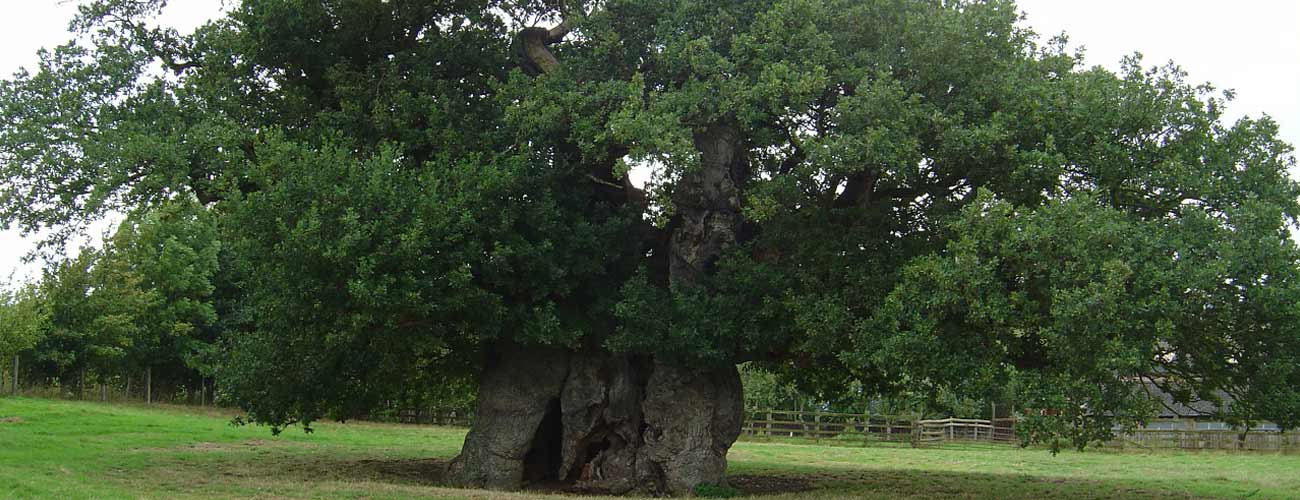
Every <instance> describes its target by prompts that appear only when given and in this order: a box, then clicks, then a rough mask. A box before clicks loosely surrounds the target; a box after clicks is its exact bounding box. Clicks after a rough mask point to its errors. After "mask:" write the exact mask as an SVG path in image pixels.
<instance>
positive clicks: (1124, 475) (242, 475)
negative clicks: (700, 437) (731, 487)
mask: <svg viewBox="0 0 1300 500" xmlns="http://www.w3.org/2000/svg"><path fill="white" fill-rule="evenodd" d="M232 416H233V414H231V413H226V412H221V411H215V410H214V411H203V410H196V409H194V408H183V407H156V406H155V407H144V406H131V405H102V404H95V403H81V402H68V401H49V400H38V399H23V398H18V399H13V398H7V399H0V498H5V499H8V498H59V499H63V498H374V499H382V498H392V499H405V498H512V499H513V498H538V497H542V496H544V495H543V494H542V493H540V492H536V491H533V492H528V491H526V492H523V493H494V492H485V491H477V490H458V489H449V488H442V487H439V486H438V485H437V484H436V480H434V479H433V478H436V477H437V476H438V471H440V470H441V468H442V467H443V466H444V465H445V463H446V461H447V460H448V459H450V458H451V457H453V456H454V455H455V454H456V452H457V451H458V450H459V448H460V444H461V440H462V439H463V437H464V430H462V429H451V428H441V427H418V426H403V425H387V424H370V423H351V424H346V425H344V424H321V425H319V426H318V427H317V429H316V432H315V433H313V434H304V433H303V432H301V431H298V430H296V429H290V430H287V431H285V432H284V433H283V434H281V435H280V436H271V433H270V432H269V430H268V429H266V428H263V427H254V426H246V427H234V426H231V425H230V423H229V422H230V419H231V417H232ZM730 459H731V466H730V473H731V476H732V478H733V482H734V483H735V484H736V485H737V486H739V487H740V489H741V490H742V491H745V492H748V494H754V495H757V494H760V493H756V492H766V493H762V494H763V495H764V496H763V498H771V499H774V500H775V499H810V498H1049V497H1051V498H1200V497H1219V498H1247V497H1248V498H1300V456H1294V455H1292V456H1282V455H1261V454H1228V453H1222V452H1204V453H1178V452H1160V453H1135V452H1132V451H1126V452H1111V451H1090V452H1084V453H1077V452H1065V453H1061V454H1060V455H1057V456H1052V455H1051V454H1050V453H1048V452H1047V451H1045V450H1039V449H1020V448H1015V447H1006V446H996V445H985V446H977V445H951V446H948V447H942V448H927V449H912V448H907V447H884V446H880V447H877V446H873V447H869V448H855V447H833V446H811V445H804V444H789V443H762V442H740V443H737V444H736V446H735V447H734V448H732V450H731V454H730ZM554 498H570V499H571V498H573V497H572V496H559V495H557V496H555V497H554Z"/></svg>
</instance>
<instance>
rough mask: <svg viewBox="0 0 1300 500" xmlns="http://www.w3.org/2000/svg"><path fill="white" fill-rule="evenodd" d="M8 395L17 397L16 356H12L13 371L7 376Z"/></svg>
mask: <svg viewBox="0 0 1300 500" xmlns="http://www.w3.org/2000/svg"><path fill="white" fill-rule="evenodd" d="M9 395H10V396H17V395H18V355H17V354H15V355H14V369H13V372H12V373H11V374H10V375H9Z"/></svg>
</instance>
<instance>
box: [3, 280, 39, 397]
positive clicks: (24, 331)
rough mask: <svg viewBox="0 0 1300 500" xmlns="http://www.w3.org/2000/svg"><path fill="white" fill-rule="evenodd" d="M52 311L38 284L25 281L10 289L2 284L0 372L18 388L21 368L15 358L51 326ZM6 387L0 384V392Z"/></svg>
mask: <svg viewBox="0 0 1300 500" xmlns="http://www.w3.org/2000/svg"><path fill="white" fill-rule="evenodd" d="M48 322H49V311H48V310H47V309H46V308H45V303H44V302H43V301H41V298H40V295H39V291H38V289H37V287H36V286H35V285H32V284H24V285H20V286H18V287H16V288H10V287H9V286H8V285H6V284H0V369H3V370H0V371H7V372H8V373H9V377H10V378H8V379H6V380H5V381H7V382H9V383H10V384H12V387H14V388H16V387H17V386H18V383H17V381H16V379H15V378H13V377H17V376H18V373H17V371H16V370H18V369H19V368H20V366H17V365H15V364H13V363H11V362H10V361H11V359H13V358H15V357H16V356H18V354H19V353H21V352H23V351H26V350H28V349H31V348H32V347H33V346H35V345H36V343H37V342H38V341H39V340H40V339H41V337H42V336H43V335H45V332H46V330H47V329H48V328H49V324H48ZM5 389H6V386H5V384H4V383H0V393H3V392H4V390H5Z"/></svg>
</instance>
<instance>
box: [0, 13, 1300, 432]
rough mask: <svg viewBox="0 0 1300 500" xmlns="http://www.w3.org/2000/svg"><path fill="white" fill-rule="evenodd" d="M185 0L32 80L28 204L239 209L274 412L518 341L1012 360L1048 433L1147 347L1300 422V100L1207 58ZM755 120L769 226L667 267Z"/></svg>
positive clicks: (461, 367)
mask: <svg viewBox="0 0 1300 500" xmlns="http://www.w3.org/2000/svg"><path fill="white" fill-rule="evenodd" d="M164 3H165V2H163V1H161V0H96V1H95V2H92V3H90V4H89V5H88V6H86V7H85V8H83V9H82V15H81V16H80V17H79V18H78V20H77V21H76V22H74V23H73V26H74V28H76V29H78V30H79V31H80V33H82V35H83V36H82V37H81V38H80V39H79V41H77V42H74V43H72V44H69V45H66V46H62V47H59V48H56V49H54V50H52V51H50V52H47V53H44V54H43V56H42V63H41V66H40V68H38V69H36V70H34V71H33V72H31V73H20V74H18V75H16V76H15V77H14V78H13V79H11V80H9V81H6V82H4V83H3V84H0V116H3V123H4V125H3V126H2V128H0V175H3V178H4V179H5V184H4V187H3V194H2V195H0V196H2V198H0V220H4V221H6V222H7V223H12V224H17V225H18V226H19V227H21V228H24V229H27V230H37V229H44V228H62V229H64V232H62V233H59V234H70V232H72V231H75V230H76V228H78V227H80V226H81V225H82V224H83V223H84V222H86V221H89V220H92V219H94V218H96V217H97V216H100V215H102V214H104V213H106V212H108V211H112V210H121V209H131V208H135V207H139V206H147V205H154V204H159V203H162V202H163V201H165V200H177V199H191V200H198V201H199V202H201V203H202V204H204V205H205V206H207V207H208V208H209V209H210V211H211V213H212V214H214V215H215V216H216V217H217V218H218V225H219V228H220V229H219V231H220V233H221V234H220V239H221V240H222V242H223V246H222V251H223V252H225V253H224V256H223V259H222V262H223V263H224V264H225V269H224V270H223V273H225V274H228V279H229V280H230V281H231V283H232V284H231V289H232V290H233V291H234V292H233V293H234V294H235V295H236V296H237V297H238V300H237V302H238V307H237V312H234V313H232V314H233V317H234V318H236V320H232V321H231V322H230V323H231V324H232V325H236V330H237V332H236V333H232V334H231V335H230V340H229V345H228V350H229V355H230V358H229V359H228V360H227V361H226V368H225V369H223V371H222V374H221V377H222V381H223V387H224V390H225V391H228V393H229V396H230V397H231V398H233V400H234V401H237V402H238V403H239V404H241V405H243V406H244V407H245V408H246V409H248V410H249V411H250V413H251V415H252V416H254V417H255V418H257V419H259V420H262V421H266V422H270V423H274V424H285V423H289V422H294V421H302V422H310V421H311V420H313V419H316V418H319V417H323V416H344V417H345V416H349V415H354V414H357V413H360V412H363V411H365V410H366V409H368V408H372V407H374V406H376V405H378V404H381V403H382V402H384V401H387V400H390V399H393V398H397V397H401V396H402V394H404V393H406V392H409V391H413V390H423V389H424V388H427V387H429V386H431V385H437V384H452V383H454V382H456V381H460V380H463V379H465V378H466V377H472V376H473V374H474V373H475V372H476V370H478V369H479V366H480V362H481V359H482V358H481V355H482V353H484V352H485V350H487V349H490V348H491V347H492V346H494V345H500V344H501V343H514V344H522V345H551V346H563V347H566V348H570V349H585V350H600V349H605V350H610V351H614V352H631V353H643V354H646V355H653V356H657V357H662V358H665V359H675V360H678V361H681V362H687V363H728V362H736V361H743V360H750V361H754V362H755V363H757V364H759V365H761V366H764V367H766V368H768V369H771V370H775V371H777V372H779V373H781V374H783V375H784V376H786V377H789V378H792V379H794V380H797V381H798V382H799V383H800V384H801V385H802V386H803V387H806V388H810V389H813V390H818V389H825V390H834V388H836V387H843V386H844V385H846V384H848V383H849V382H850V381H854V380H856V381H860V382H861V383H862V384H863V387H864V388H865V389H866V390H869V391H873V392H874V391H879V392H884V393H890V392H896V391H902V390H910V391H921V392H925V391H930V392H936V391H940V390H945V391H955V392H958V393H962V394H992V393H994V392H998V391H1000V390H1001V388H1004V387H1007V386H1008V385H1014V386H1015V387H1017V388H1018V390H1019V391H1020V393H1021V395H1022V398H1024V401H1025V404H1027V405H1029V406H1031V407H1034V408H1038V409H1042V410H1044V411H1042V412H1038V413H1041V414H1042V415H1038V413H1035V416H1034V417H1033V420H1034V421H1035V424H1034V425H1035V426H1036V427H1032V428H1033V429H1035V432H1036V433H1037V434H1035V437H1036V438H1038V439H1053V438H1056V437H1061V436H1068V437H1071V438H1074V439H1075V441H1076V442H1080V443H1081V442H1083V441H1085V440H1087V439H1089V438H1090V437H1094V436H1097V435H1099V434H1098V433H1104V432H1105V430H1106V429H1109V428H1110V427H1111V425H1112V424H1114V423H1130V422H1133V421H1135V420H1137V419H1140V418H1142V417H1144V416H1145V415H1146V414H1147V412H1149V411H1150V409H1151V404H1150V402H1149V400H1148V398H1147V397H1146V395H1145V394H1144V393H1143V392H1142V388H1143V387H1144V386H1143V385H1142V384H1140V383H1139V382H1140V381H1142V380H1148V381H1153V382H1155V383H1157V384H1160V385H1163V386H1165V387H1166V388H1167V389H1169V390H1170V391H1172V392H1173V393H1174V394H1175V395H1176V396H1178V397H1179V398H1180V399H1187V398H1192V397H1200V398H1214V397H1215V395H1216V394H1218V392H1217V391H1227V392H1228V393H1231V394H1233V395H1234V396H1236V402H1235V404H1234V405H1233V406H1232V407H1231V408H1228V415H1229V416H1230V417H1232V418H1238V419H1244V420H1258V419H1268V420H1273V421H1276V422H1278V423H1279V424H1281V425H1283V426H1286V427H1292V426H1295V425H1297V424H1300V289H1298V288H1297V286H1298V285H1300V283H1298V282H1297V278H1298V277H1297V274H1296V273H1297V257H1298V256H1300V254H1297V248H1296V245H1295V243H1294V242H1293V241H1292V240H1291V239H1289V234H1290V233H1289V230H1288V225H1287V224H1288V223H1293V222H1294V221H1295V217H1296V216H1297V214H1300V205H1297V196H1298V195H1300V186H1297V184H1296V183H1295V182H1293V181H1292V180H1290V179H1289V178H1288V177H1287V169H1288V168H1289V167H1293V166H1294V165H1295V160H1294V157H1293V156H1292V155H1291V152H1292V148H1291V147H1290V146H1289V145H1287V144H1285V143H1283V142H1281V141H1280V140H1278V139H1277V127H1276V124H1275V123H1273V122H1272V121H1271V120H1269V119H1268V118H1266V117H1265V118H1261V119H1244V120H1240V121H1238V122H1237V123H1234V124H1226V123H1223V121H1222V119H1221V116H1222V110H1223V108H1224V106H1225V105H1226V100H1225V98H1224V97H1220V94H1219V93H1216V92H1215V90H1214V89H1212V88H1210V87H1208V86H1196V85H1193V84H1191V83H1189V82H1187V81H1185V79H1184V77H1185V75H1184V74H1183V73H1181V72H1180V71H1179V70H1178V69H1177V68H1176V67H1172V66H1171V67H1164V68H1154V69H1147V68H1144V67H1143V66H1142V65H1141V61H1140V59H1138V58H1133V59H1130V60H1128V61H1126V63H1125V65H1124V70H1123V71H1122V72H1121V73H1120V74H1113V73H1111V72H1108V71H1106V70H1103V69H1100V68H1093V69H1087V68H1083V67H1082V66H1081V64H1080V57H1079V56H1078V55H1076V54H1072V53H1070V52H1068V48H1067V46H1066V43H1065V41H1064V39H1060V38H1057V39H1051V40H1047V41H1044V40H1042V39H1041V38H1039V37H1038V36H1037V35H1035V34H1034V33H1033V32H1031V31H1029V30H1027V29H1026V28H1024V27H1022V26H1019V25H1018V24H1017V21H1018V12H1017V10H1016V8H1015V6H1014V5H1013V4H1012V3H1011V2H1009V1H996V0H990V1H938V0H868V1H863V0H731V1H709V2H701V1H667V0H605V1H594V2H575V1H567V2H566V1H563V0H554V1H541V0H513V1H511V0H491V1H489V0H450V1H438V0H389V1H380V0H244V1H242V2H240V3H239V5H237V6H235V7H234V8H233V9H232V10H231V11H230V12H229V15H228V16H227V17H226V18H224V19H221V20H218V21H214V22H212V23H210V24H208V25H206V26H204V27H202V28H200V29H199V30H198V31H196V32H195V33H193V34H192V35H189V34H180V33H176V32H173V31H168V30H160V29H156V28H153V27H152V25H151V24H150V18H151V16H152V15H154V14H155V13H156V12H157V10H158V9H159V8H160V7H161V6H162V5H163V4H164ZM538 26H540V27H542V28H537V27H538ZM525 28H529V29H525ZM548 28H549V31H547V29H548ZM539 48H540V49H539ZM538 50H540V52H538ZM721 129H725V130H728V131H732V132H734V134H735V135H736V136H737V137H738V138H739V143H740V144H742V145H743V151H742V153H740V155H741V156H742V161H740V162H739V164H741V165H743V168H742V170H743V171H742V172H737V173H736V174H738V178H739V179H740V180H741V182H740V183H739V185H738V186H737V187H738V193H737V194H736V196H738V197H739V199H738V200H737V204H736V205H737V206H739V207H740V213H741V215H742V216H743V225H742V227H741V231H740V234H739V238H738V241H736V242H735V244H734V245H731V246H729V247H727V248H726V251H725V252H724V253H723V255H722V257H721V258H720V259H717V260H716V261H712V260H710V261H708V262H707V263H706V264H707V265H706V266H704V268H703V269H697V270H696V271H697V272H698V275H699V276H700V277H699V278H698V281H699V283H692V285H698V286H679V285H681V284H680V283H677V282H674V283H673V284H671V285H670V280H669V279H668V277H667V269H668V266H669V262H668V259H669V256H668V252H667V250H666V245H667V240H668V235H669V234H671V232H672V229H673V228H674V227H676V225H677V224H680V223H682V214H683V213H684V211H683V208H685V206H686V204H689V203H692V202H693V198H692V196H691V193H688V192H685V191H683V190H678V189H675V188H677V187H678V186H679V183H680V181H681V180H682V179H683V178H684V176H690V175H692V172H695V171H697V170H698V169H699V168H700V166H699V165H700V153H699V151H698V150H697V144H695V141H697V140H698V138H699V137H700V136H701V134H705V135H707V134H709V133H712V132H710V131H714V130H721ZM632 168H640V169H645V170H648V171H652V172H653V176H652V177H653V178H652V180H651V182H650V183H649V184H648V185H647V186H646V188H645V189H644V190H641V189H636V188H634V187H632V186H631V184H630V182H629V181H628V179H627V175H628V171H629V170H630V169H632ZM722 208H725V207H722Z"/></svg>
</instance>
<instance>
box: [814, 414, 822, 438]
mask: <svg viewBox="0 0 1300 500" xmlns="http://www.w3.org/2000/svg"><path fill="white" fill-rule="evenodd" d="M821 440H822V412H820V411H818V412H815V413H813V442H814V443H820V442H821Z"/></svg>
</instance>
